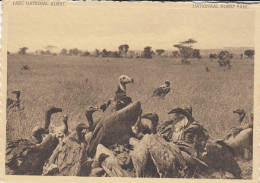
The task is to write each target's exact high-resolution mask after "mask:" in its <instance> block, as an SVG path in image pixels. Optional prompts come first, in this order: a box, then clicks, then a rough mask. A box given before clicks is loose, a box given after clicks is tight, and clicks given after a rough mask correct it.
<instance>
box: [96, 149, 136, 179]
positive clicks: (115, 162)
mask: <svg viewBox="0 0 260 183" xmlns="http://www.w3.org/2000/svg"><path fill="white" fill-rule="evenodd" d="M95 158H96V159H98V160H99V163H100V164H101V166H102V168H103V169H104V170H105V172H106V173H107V174H108V176H109V177H134V174H133V173H132V172H130V171H127V170H125V169H123V168H122V161H121V160H120V159H119V158H117V157H116V155H115V153H114V152H113V151H111V150H109V149H107V148H106V147H105V146H103V145H102V144H99V145H98V146H97V153H96V157H95Z"/></svg>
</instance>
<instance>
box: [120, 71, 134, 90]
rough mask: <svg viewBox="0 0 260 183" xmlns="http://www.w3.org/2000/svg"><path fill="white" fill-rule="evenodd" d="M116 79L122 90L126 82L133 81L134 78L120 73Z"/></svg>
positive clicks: (124, 88)
mask: <svg viewBox="0 0 260 183" xmlns="http://www.w3.org/2000/svg"><path fill="white" fill-rule="evenodd" d="M118 81H119V86H120V88H121V89H122V90H126V84H128V83H134V79H133V78H130V77H129V76H126V75H121V76H120V77H119V79H118Z"/></svg>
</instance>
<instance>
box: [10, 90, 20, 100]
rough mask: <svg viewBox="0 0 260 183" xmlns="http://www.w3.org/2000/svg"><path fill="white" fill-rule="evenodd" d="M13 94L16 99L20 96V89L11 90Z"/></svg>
mask: <svg viewBox="0 0 260 183" xmlns="http://www.w3.org/2000/svg"><path fill="white" fill-rule="evenodd" d="M12 93H13V94H15V95H16V99H17V100H19V99H20V96H21V92H20V91H12Z"/></svg>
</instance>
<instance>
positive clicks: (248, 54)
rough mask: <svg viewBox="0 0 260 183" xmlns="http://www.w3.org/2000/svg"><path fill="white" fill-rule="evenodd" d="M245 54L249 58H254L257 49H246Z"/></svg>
mask: <svg viewBox="0 0 260 183" xmlns="http://www.w3.org/2000/svg"><path fill="white" fill-rule="evenodd" d="M244 54H245V55H246V56H248V58H252V57H253V56H254V55H255V50H245V52H244Z"/></svg>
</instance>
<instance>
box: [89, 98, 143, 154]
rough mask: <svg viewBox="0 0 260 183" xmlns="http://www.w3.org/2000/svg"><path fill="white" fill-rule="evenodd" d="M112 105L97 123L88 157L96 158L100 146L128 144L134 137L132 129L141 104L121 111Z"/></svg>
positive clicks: (129, 106)
mask: <svg viewBox="0 0 260 183" xmlns="http://www.w3.org/2000/svg"><path fill="white" fill-rule="evenodd" d="M115 105H116V104H115V103H112V104H111V105H110V106H109V107H108V109H107V110H106V111H105V112H104V114H103V116H102V117H101V118H100V120H98V121H97V124H96V127H95V129H94V131H93V135H92V137H91V140H90V143H89V146H88V155H89V156H90V157H94V154H95V152H96V147H97V145H98V144H103V145H104V146H106V147H109V146H111V145H113V144H116V143H118V144H126V143H128V141H129V138H130V137H131V136H132V130H131V127H132V126H133V125H134V124H135V123H136V120H137V118H138V116H139V115H140V111H141V103H140V102H139V101H136V102H134V103H131V104H129V105H128V106H126V107H124V108H123V109H121V110H119V111H115V110H114V109H115V108H114V107H115Z"/></svg>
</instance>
